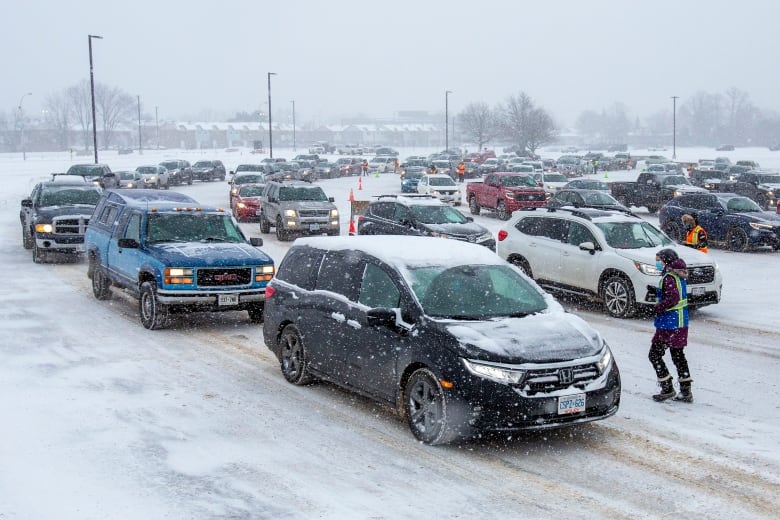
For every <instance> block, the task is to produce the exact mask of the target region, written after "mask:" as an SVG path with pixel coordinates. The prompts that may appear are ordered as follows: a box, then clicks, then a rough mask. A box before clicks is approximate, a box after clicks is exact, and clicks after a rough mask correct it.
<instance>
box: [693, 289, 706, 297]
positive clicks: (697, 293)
mask: <svg viewBox="0 0 780 520" xmlns="http://www.w3.org/2000/svg"><path fill="white" fill-rule="evenodd" d="M691 294H692V295H694V296H700V295H702V294H704V287H691Z"/></svg>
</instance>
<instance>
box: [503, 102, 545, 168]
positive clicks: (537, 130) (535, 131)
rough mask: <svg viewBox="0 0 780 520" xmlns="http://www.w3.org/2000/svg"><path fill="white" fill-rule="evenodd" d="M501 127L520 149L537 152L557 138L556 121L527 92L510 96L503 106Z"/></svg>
mask: <svg viewBox="0 0 780 520" xmlns="http://www.w3.org/2000/svg"><path fill="white" fill-rule="evenodd" d="M501 110H502V114H501V117H500V121H501V127H502V129H503V132H504V133H505V135H506V136H507V137H508V138H509V139H511V140H512V142H514V143H515V144H516V145H517V146H518V147H519V149H520V151H521V153H522V152H523V151H525V150H527V151H530V152H532V153H533V152H535V151H536V149H537V148H538V147H540V146H542V145H544V144H546V143H549V142H552V141H553V140H554V139H555V131H556V130H555V123H554V122H553V120H552V117H550V115H549V114H548V113H547V111H545V110H544V109H543V108H537V107H536V106H535V105H534V102H533V100H532V99H531V97H530V96H529V95H528V94H526V93H525V92H520V93H519V94H518V95H516V96H510V97H509V98H508V99H507V101H506V104H505V105H504V106H503V107H502V109H501Z"/></svg>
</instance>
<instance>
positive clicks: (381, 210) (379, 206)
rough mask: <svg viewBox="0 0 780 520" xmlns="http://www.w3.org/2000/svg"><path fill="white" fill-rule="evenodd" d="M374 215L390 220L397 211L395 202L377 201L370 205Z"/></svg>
mask: <svg viewBox="0 0 780 520" xmlns="http://www.w3.org/2000/svg"><path fill="white" fill-rule="evenodd" d="M369 211H370V213H371V214H372V215H374V216H376V217H379V218H384V219H387V220H390V219H392V218H393V213H394V212H395V202H375V203H373V204H371V205H370V206H369Z"/></svg>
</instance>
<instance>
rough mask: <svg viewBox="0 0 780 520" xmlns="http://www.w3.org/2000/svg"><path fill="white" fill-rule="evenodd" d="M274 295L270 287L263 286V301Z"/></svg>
mask: <svg viewBox="0 0 780 520" xmlns="http://www.w3.org/2000/svg"><path fill="white" fill-rule="evenodd" d="M274 294H276V289H274V288H273V287H271V286H270V285H266V286H265V295H264V296H263V298H264V299H266V300H267V299H269V298H271V297H272V296H273V295H274Z"/></svg>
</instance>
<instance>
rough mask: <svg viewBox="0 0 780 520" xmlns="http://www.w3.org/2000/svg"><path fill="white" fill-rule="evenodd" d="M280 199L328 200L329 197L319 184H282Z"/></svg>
mask: <svg viewBox="0 0 780 520" xmlns="http://www.w3.org/2000/svg"><path fill="white" fill-rule="evenodd" d="M279 200H314V201H321V202H326V201H327V200H328V197H327V196H326V195H325V192H324V191H322V188H320V187H319V186H314V187H311V188H309V187H307V186H295V187H293V186H282V187H281V188H279Z"/></svg>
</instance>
